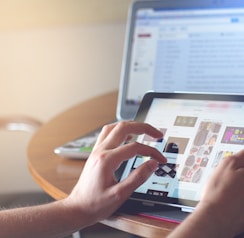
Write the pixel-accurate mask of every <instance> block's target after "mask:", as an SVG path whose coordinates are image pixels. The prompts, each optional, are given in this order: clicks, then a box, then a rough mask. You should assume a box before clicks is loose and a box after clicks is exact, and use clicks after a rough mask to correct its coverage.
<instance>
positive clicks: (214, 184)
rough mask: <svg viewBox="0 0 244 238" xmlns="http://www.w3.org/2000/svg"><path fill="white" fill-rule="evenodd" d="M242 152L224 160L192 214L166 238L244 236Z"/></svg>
mask: <svg viewBox="0 0 244 238" xmlns="http://www.w3.org/2000/svg"><path fill="white" fill-rule="evenodd" d="M243 202H244V150H242V151H240V152H239V153H237V154H235V155H232V156H229V157H226V158H224V160H223V161H222V162H221V163H220V164H219V165H218V167H217V168H216V170H215V171H214V173H213V175H212V176H211V177H210V179H209V181H208V183H207V185H206V187H205V191H204V194H203V196H202V198H201V201H200V202H199V204H198V206H197V207H196V210H195V211H194V212H193V213H192V214H191V215H190V216H188V218H187V219H186V220H185V221H184V222H183V223H182V224H181V225H180V226H178V228H177V229H176V230H175V231H173V232H172V233H171V234H170V236H169V238H176V237H177V238H181V237H182V238H183V237H198V238H203V237H208V238H214V237H221V238H225V237H226V238H231V237H235V236H237V235H239V234H241V233H243V232H244V206H243Z"/></svg>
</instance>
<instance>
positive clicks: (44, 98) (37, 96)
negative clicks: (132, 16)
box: [0, 0, 132, 194]
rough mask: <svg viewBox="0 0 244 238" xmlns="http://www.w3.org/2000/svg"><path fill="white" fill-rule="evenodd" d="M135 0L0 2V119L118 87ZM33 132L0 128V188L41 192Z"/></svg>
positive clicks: (42, 112) (45, 111) (50, 112)
mask: <svg viewBox="0 0 244 238" xmlns="http://www.w3.org/2000/svg"><path fill="white" fill-rule="evenodd" d="M131 2H132V0H5V1H4V0H3V1H2V0H0V82H1V86H0V117H1V116H9V115H16V114H24V115H28V116H31V117H34V118H36V119H38V120H41V121H42V122H43V123H45V122H46V121H47V120H49V119H51V118H52V117H54V116H56V115H57V114H58V113H60V112H63V111H64V110H66V109H68V108H69V107H71V106H73V105H75V104H77V103H80V102H81V101H84V100H86V99H89V98H92V97H94V96H97V95H100V94H103V93H106V92H110V91H113V90H117V89H118V87H119V80H120V70H121V62H122V55H123V46H124V38H125V28H126V20H127V13H128V8H129V5H130V3H131ZM31 136H32V134H31V133H26V132H7V131H4V130H1V131H0V143H1V149H0V160H1V166H0V194H4V193H11V192H23V191H38V190H40V188H39V187H38V185H36V183H35V182H34V181H33V180H32V178H31V176H30V174H29V171H28V168H27V164H26V147H27V144H28V141H29V139H30V138H31Z"/></svg>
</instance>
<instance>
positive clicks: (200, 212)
mask: <svg viewBox="0 0 244 238" xmlns="http://www.w3.org/2000/svg"><path fill="white" fill-rule="evenodd" d="M220 216H221V214H214V212H212V211H210V210H209V209H205V208H199V209H197V210H196V211H194V212H193V213H192V214H190V215H189V216H188V217H187V218H186V220H185V221H184V222H183V223H182V224H180V225H179V226H178V227H177V228H176V229H175V230H174V231H173V232H172V233H171V234H170V235H169V236H168V238H185V237H197V238H206V237H208V238H216V237H221V238H230V237H233V235H232V231H231V229H228V225H227V226H226V225H224V223H225V222H223V221H222V218H221V217H220Z"/></svg>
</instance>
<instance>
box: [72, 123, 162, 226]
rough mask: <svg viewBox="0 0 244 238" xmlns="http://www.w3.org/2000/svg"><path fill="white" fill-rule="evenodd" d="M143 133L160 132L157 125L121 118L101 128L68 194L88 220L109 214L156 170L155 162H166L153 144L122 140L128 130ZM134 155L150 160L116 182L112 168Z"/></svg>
mask: <svg viewBox="0 0 244 238" xmlns="http://www.w3.org/2000/svg"><path fill="white" fill-rule="evenodd" d="M144 133H146V134H148V135H150V136H152V137H156V138H161V137H162V136H163V135H162V134H161V132H160V131H158V130H157V129H155V128H153V127H151V126H149V125H148V124H144V123H138V122H137V123H136V122H121V123H119V124H117V123H116V124H111V125H108V126H105V127H104V128H103V130H102V132H101V134H100V136H99V137H98V140H97V143H96V145H95V147H94V150H93V152H92V154H91V156H90V158H89V159H88V160H87V162H86V165H85V167H84V170H83V172H82V175H81V177H80V181H79V182H78V184H77V186H76V187H75V188H74V190H73V192H72V194H71V196H70V198H73V199H74V200H75V201H76V202H74V201H73V203H79V204H80V205H77V206H80V207H81V209H82V211H83V212H84V211H85V213H86V214H87V217H89V218H90V222H91V223H94V222H96V221H98V220H101V219H104V218H106V217H108V216H109V215H111V214H112V213H113V212H114V211H115V210H116V209H117V208H118V207H119V206H120V205H121V204H122V203H123V202H124V201H125V200H126V199H128V198H129V196H130V195H131V194H132V192H133V191H134V190H135V189H136V188H137V187H138V186H140V185H141V184H142V183H144V182H145V181H146V180H147V178H148V177H149V176H150V175H151V174H152V173H153V172H154V171H155V170H156V168H157V166H158V163H165V162H166V159H165V157H164V156H163V155H162V154H161V153H160V152H159V151H158V150H157V149H155V148H152V147H150V146H147V145H143V144H140V143H136V142H132V143H126V144H122V143H123V142H124V141H126V140H127V139H128V138H130V134H137V135H139V134H144ZM135 155H144V156H150V157H152V158H154V160H149V161H147V162H145V163H144V164H142V165H141V166H140V167H139V168H137V169H136V170H135V171H133V172H132V173H131V174H130V175H129V176H128V178H126V179H125V180H123V181H122V182H120V183H118V182H117V180H116V179H115V177H114V172H115V171H116V169H117V168H118V167H119V166H120V165H121V163H122V162H123V161H124V160H127V159H129V158H131V157H133V156H135ZM91 173H92V175H91ZM81 188H82V189H81ZM77 198H80V199H79V200H77ZM88 220H89V219H88Z"/></svg>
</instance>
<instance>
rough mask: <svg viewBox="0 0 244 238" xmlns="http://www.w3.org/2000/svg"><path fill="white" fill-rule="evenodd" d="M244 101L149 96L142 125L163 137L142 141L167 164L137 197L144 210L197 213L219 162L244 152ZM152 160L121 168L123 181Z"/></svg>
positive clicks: (140, 159) (142, 109)
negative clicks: (163, 208)
mask: <svg viewBox="0 0 244 238" xmlns="http://www.w3.org/2000/svg"><path fill="white" fill-rule="evenodd" d="M243 118H244V96H241V95H238V96H236V95H219V94H218V95H209V94H186V93H153V92H150V93H147V94H146V95H145V96H144V98H143V100H142V103H141V105H140V108H139V111H138V113H137V116H136V119H135V120H136V121H141V122H146V123H149V124H151V125H153V126H155V127H156V128H158V130H160V131H162V132H163V134H164V137H163V138H162V139H159V140H157V139H154V138H151V137H150V136H148V135H140V136H138V137H137V138H136V140H137V141H138V142H140V143H144V144H147V145H150V146H153V147H155V148H157V149H158V150H159V151H160V152H162V153H163V154H164V155H165V157H166V158H167V164H159V166H158V168H157V170H156V171H155V172H154V173H153V174H152V176H151V177H150V178H149V179H148V180H147V181H146V182H145V183H144V184H143V185H141V186H140V187H139V188H138V189H136V190H135V192H134V193H133V194H132V196H131V198H130V200H133V202H138V203H140V204H141V205H145V206H148V205H149V206H152V205H155V204H156V205H169V206H172V207H178V208H181V209H182V210H184V211H192V210H193V209H194V207H195V206H196V204H197V203H198V202H199V200H200V199H201V194H202V191H203V187H204V185H205V184H206V182H207V180H208V178H209V176H210V175H211V174H212V172H213V171H214V169H215V168H216V166H218V164H219V162H220V161H221V160H223V159H224V158H225V157H226V158H225V159H228V155H231V154H233V153H236V152H238V151H240V150H241V149H243V145H244V120H243ZM149 159H151V158H150V157H144V156H141V155H137V156H135V157H134V158H131V159H130V160H129V161H128V162H127V163H125V164H124V165H123V166H122V168H121V171H120V172H121V177H120V180H123V179H125V178H126V177H127V176H128V174H129V173H130V172H131V171H133V170H134V169H136V168H137V167H138V166H139V165H141V164H142V163H143V162H144V161H146V160H149Z"/></svg>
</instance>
